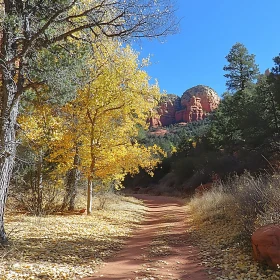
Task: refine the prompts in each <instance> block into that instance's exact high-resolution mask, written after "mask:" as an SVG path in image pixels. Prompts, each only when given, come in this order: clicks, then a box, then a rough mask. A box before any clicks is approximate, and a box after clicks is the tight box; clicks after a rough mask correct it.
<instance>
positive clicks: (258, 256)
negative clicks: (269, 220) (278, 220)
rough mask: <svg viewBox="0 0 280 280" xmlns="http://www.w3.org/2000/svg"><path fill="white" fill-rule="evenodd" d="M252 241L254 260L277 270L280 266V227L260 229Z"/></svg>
mask: <svg viewBox="0 0 280 280" xmlns="http://www.w3.org/2000/svg"><path fill="white" fill-rule="evenodd" d="M251 240H252V246H253V255H254V259H255V260H256V261H258V262H260V263H265V264H267V265H269V266H270V267H271V268H275V269H276V268H277V267H278V266H279V265H280V225H276V224H270V225H266V226H263V227H260V228H259V229H257V230H256V231H255V232H254V233H253V234H252V238H251Z"/></svg>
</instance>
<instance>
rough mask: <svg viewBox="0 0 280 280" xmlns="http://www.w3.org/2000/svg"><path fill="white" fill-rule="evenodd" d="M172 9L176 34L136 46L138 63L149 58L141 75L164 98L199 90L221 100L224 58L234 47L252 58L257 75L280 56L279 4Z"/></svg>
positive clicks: (199, 2)
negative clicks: (153, 81)
mask: <svg viewBox="0 0 280 280" xmlns="http://www.w3.org/2000/svg"><path fill="white" fill-rule="evenodd" d="M176 6H177V12H176V13H177V17H178V19H180V31H179V33H178V34H176V35H172V36H169V37H167V38H166V39H165V42H164V43H161V42H159V41H157V40H154V41H148V40H147V41H142V42H141V43H140V45H138V46H137V49H138V50H139V51H140V52H141V57H147V56H148V55H149V54H150V55H151V63H152V65H151V66H149V67H148V68H147V69H146V71H147V72H148V74H149V75H150V77H151V78H152V79H155V78H156V79H157V80H158V82H159V86H160V88H161V90H166V91H167V93H174V94H177V95H179V96H181V95H182V93H183V92H184V91H185V90H187V89H188V88H190V87H192V86H195V85H198V84H202V85H207V86H210V87H212V88H213V89H214V90H216V91H217V92H218V94H219V95H221V94H222V93H223V92H225V90H226V87H225V82H226V80H225V78H224V77H223V75H224V71H223V66H224V65H225V64H227V61H226V59H225V56H226V55H227V54H228V53H229V50H230V49H231V47H232V46H233V45H234V44H235V43H236V42H240V43H242V44H244V45H245V46H246V47H247V49H248V51H249V53H253V54H255V55H256V63H257V64H258V65H259V67H260V71H261V72H264V71H265V69H267V68H271V67H272V66H273V61H272V58H273V57H275V56H277V55H278V54H279V53H280V36H279V31H280V28H279V27H280V16H279V11H280V0H270V1H264V0H177V2H176Z"/></svg>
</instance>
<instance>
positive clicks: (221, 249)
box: [189, 174, 280, 280]
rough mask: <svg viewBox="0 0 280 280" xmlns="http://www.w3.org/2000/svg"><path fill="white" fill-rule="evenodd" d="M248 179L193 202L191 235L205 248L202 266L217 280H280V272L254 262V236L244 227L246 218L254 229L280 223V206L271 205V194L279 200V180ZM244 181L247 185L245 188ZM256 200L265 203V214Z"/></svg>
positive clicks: (213, 191)
mask: <svg viewBox="0 0 280 280" xmlns="http://www.w3.org/2000/svg"><path fill="white" fill-rule="evenodd" d="M244 176H245V177H246V178H245V177H243V178H235V179H234V180H232V181H231V182H229V184H228V185H223V186H220V187H217V188H214V189H213V190H212V191H209V192H206V193H205V194H204V195H203V196H200V197H199V196H195V197H194V198H193V199H192V200H191V201H190V203H189V207H190V210H191V213H192V219H193V224H194V228H193V229H192V230H191V234H192V235H193V237H194V238H195V239H196V241H197V244H198V245H199V247H200V249H201V260H202V263H203V264H205V265H206V266H207V267H208V268H209V269H210V270H211V271H212V273H211V275H212V277H213V279H216V280H222V279H240V280H243V279H250V280H255V279H256V280H260V279H268V280H276V279H280V271H279V270H278V271H272V270H270V269H268V268H265V267H263V266H260V265H258V264H257V263H255V262H254V261H253V258H252V253H251V244H250V239H248V237H250V236H248V231H247V230H248V229H247V228H246V227H245V226H244V223H245V222H246V219H245V218H246V215H248V216H247V217H248V219H250V221H249V223H250V225H251V224H252V225H253V226H254V229H255V228H257V227H259V225H261V224H262V225H263V224H268V223H271V222H277V221H279V214H275V211H276V210H277V209H276V208H277V207H279V204H277V202H275V201H270V202H269V203H267V197H272V196H271V194H273V195H274V196H276V197H277V199H278V198H279V197H280V192H279V187H278V184H277V181H275V180H274V179H273V178H270V179H271V180H266V179H264V178H256V180H258V181H257V182H256V181H255V179H254V178H253V177H251V176H248V174H246V175H244ZM242 181H243V182H246V184H243V185H242ZM265 184H267V185H265ZM233 188H234V189H233ZM246 188H247V192H246ZM264 189H265V190H266V191H265V192H263V190H264ZM261 194H263V196H262V195H261ZM256 197H257V198H258V200H256ZM256 201H257V203H258V204H262V205H261V207H262V208H260V209H262V210H263V211H259V210H260V209H256V208H255V206H256V205H254V204H253V202H256ZM242 203H244V204H242ZM250 203H252V204H253V205H251V204H250ZM275 203H276V204H275ZM242 205H243V207H242ZM278 213H279V211H278ZM277 219H278V220H277Z"/></svg>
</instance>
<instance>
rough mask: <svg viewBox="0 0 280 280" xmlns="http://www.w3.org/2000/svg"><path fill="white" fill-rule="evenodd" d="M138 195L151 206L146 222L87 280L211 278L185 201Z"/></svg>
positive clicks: (189, 279) (198, 279)
mask: <svg viewBox="0 0 280 280" xmlns="http://www.w3.org/2000/svg"><path fill="white" fill-rule="evenodd" d="M136 197H137V198H139V199H141V200H143V202H144V203H145V205H146V206H147V207H148V212H147V215H146V218H145V220H144V222H143V223H142V224H141V226H140V227H139V228H137V229H136V230H135V232H134V233H133V235H132V237H131V238H130V239H129V240H128V241H127V242H126V244H125V246H124V248H123V249H122V250H121V251H119V253H118V254H117V255H116V256H115V257H113V258H112V259H109V260H108V261H107V262H106V263H104V265H102V266H101V267H100V268H99V270H98V271H96V273H95V274H94V275H93V276H92V277H89V278H84V279H83V280H94V279H103V280H113V279H114V280H132V279H133V280H158V279H164V280H183V279H188V280H209V279H210V278H209V276H208V274H207V272H206V270H205V268H204V267H203V266H202V265H201V263H200V260H199V258H198V249H197V248H196V247H195V246H194V245H193V244H192V242H191V240H190V237H189V236H188V233H187V231H186V229H187V226H188V225H187V223H186V212H185V210H184V202H183V200H180V199H178V198H172V197H163V196H147V195H136Z"/></svg>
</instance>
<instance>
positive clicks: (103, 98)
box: [21, 39, 164, 213]
mask: <svg viewBox="0 0 280 280" xmlns="http://www.w3.org/2000/svg"><path fill="white" fill-rule="evenodd" d="M92 49H93V54H94V55H93V57H92V58H91V59H90V60H89V61H88V69H85V71H86V72H87V73H89V75H90V79H89V80H90V82H88V83H87V84H86V85H85V86H84V87H83V88H82V89H80V90H78V91H77V92H76V96H75V98H74V99H72V100H71V101H70V102H67V103H66V104H64V105H63V106H61V107H59V108H58V106H57V105H56V106H55V107H53V108H52V109H53V112H51V111H50V112H49V115H48V116H49V118H50V120H49V122H48V125H49V126H50V127H51V131H52V133H51V137H49V138H48V140H47V146H48V148H47V150H48V157H47V160H49V161H51V162H55V163H56V164H57V165H56V168H57V170H56V171H57V172H58V173H60V174H63V173H64V174H66V175H67V176H66V178H67V180H66V196H65V200H64V208H65V207H68V208H69V209H71V210H72V209H73V208H74V201H75V195H76V188H77V184H76V181H77V179H78V177H79V176H78V174H79V173H80V172H81V173H82V174H83V175H84V176H86V178H87V181H88V202H87V212H88V213H91V209H92V191H93V182H103V183H104V182H107V183H108V182H112V181H113V182H120V181H121V180H122V179H123V178H124V176H125V175H126V174H127V173H137V172H138V171H139V168H143V169H146V170H147V171H148V172H151V173H152V170H153V168H154V167H155V166H156V165H157V163H158V162H159V161H160V160H161V158H162V156H163V155H164V153H163V151H162V150H161V149H160V148H158V147H157V146H153V147H145V146H143V145H140V144H139V143H137V141H136V136H137V134H138V129H137V127H138V126H139V125H142V126H145V125H146V120H147V117H148V114H149V112H150V110H151V108H153V107H154V105H155V102H156V100H158V99H159V95H160V93H159V87H158V85H157V84H154V85H151V84H150V79H149V77H148V75H147V73H146V72H145V71H144V70H143V67H145V66H147V64H148V63H149V61H148V60H143V61H141V62H140V61H139V60H138V54H137V53H136V52H134V51H133V50H132V49H131V47H130V46H124V47H123V46H121V45H120V44H119V42H117V41H114V40H110V39H106V40H105V39H104V40H102V41H100V43H95V44H94V45H93V46H92ZM42 106H43V105H42ZM45 106H46V108H42V107H38V108H34V110H33V111H32V112H33V113H32V114H29V115H26V116H23V117H22V118H21V123H22V128H23V129H24V130H26V131H29V133H31V134H32V135H36V133H37V134H38V132H35V131H40V129H41V127H39V126H41V125H40V122H38V123H37V124H36V125H35V124H34V121H32V120H34V118H38V114H40V112H43V111H44V110H47V108H49V107H48V106H49V104H46V105H45ZM52 117H53V119H52ZM52 121H55V123H56V124H57V127H56V131H55V130H54V126H53V124H52ZM44 125H45V126H46V123H44ZM32 129H33V130H34V132H31V131H32ZM38 137H40V135H38ZM35 138H36V137H35ZM36 139H37V138H36ZM45 142H46V141H45ZM45 142H44V144H45ZM103 185H104V184H103Z"/></svg>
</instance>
